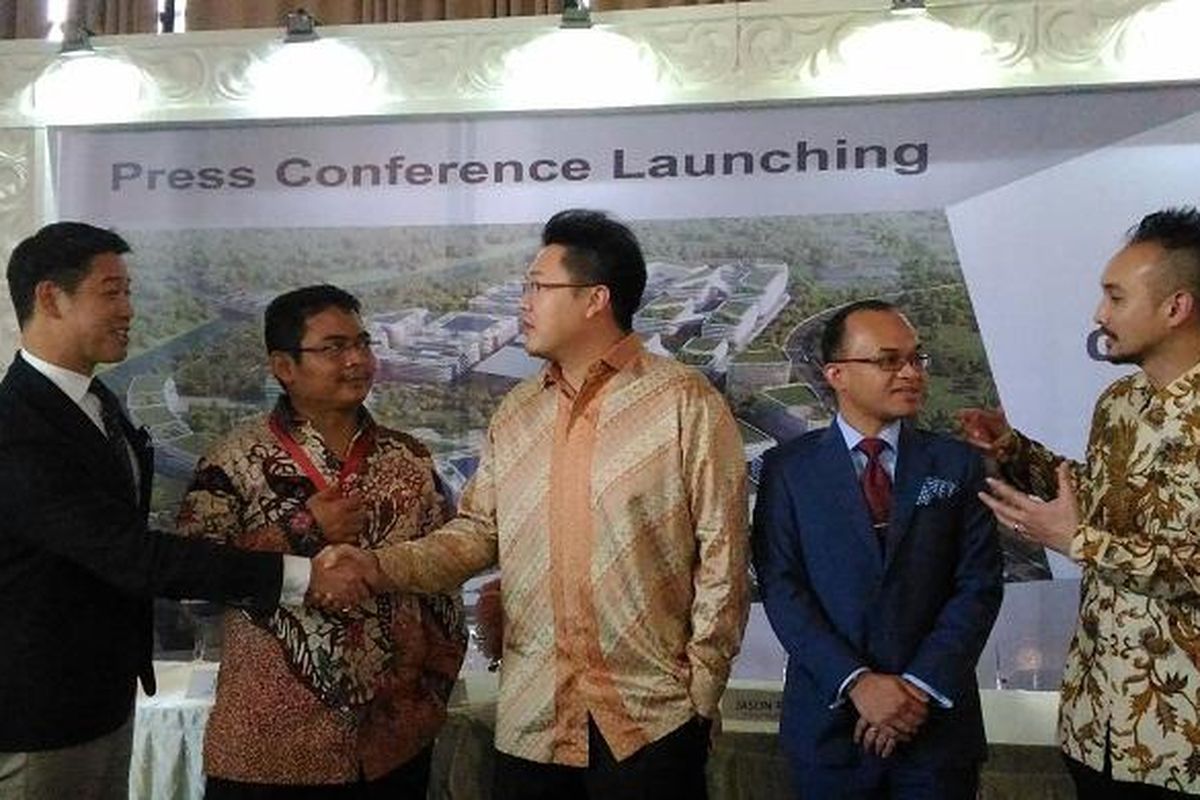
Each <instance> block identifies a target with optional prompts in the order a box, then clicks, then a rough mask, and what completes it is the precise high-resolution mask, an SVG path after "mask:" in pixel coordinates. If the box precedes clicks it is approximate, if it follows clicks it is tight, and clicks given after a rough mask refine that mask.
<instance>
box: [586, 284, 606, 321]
mask: <svg viewBox="0 0 1200 800" xmlns="http://www.w3.org/2000/svg"><path fill="white" fill-rule="evenodd" d="M591 292H592V293H591V296H590V297H589V298H588V306H587V310H586V312H585V313H586V314H587V315H588V316H589V317H594V316H596V315H597V314H600V313H603V311H604V310H605V309H610V308H612V294H611V293H610V292H609V289H608V287H607V286H605V285H603V284H601V285H600V286H593V287H591Z"/></svg>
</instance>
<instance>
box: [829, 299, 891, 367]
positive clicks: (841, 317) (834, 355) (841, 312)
mask: <svg viewBox="0 0 1200 800" xmlns="http://www.w3.org/2000/svg"><path fill="white" fill-rule="evenodd" d="M859 311H894V312H896V313H899V309H898V308H896V306H894V305H892V304H891V303H889V302H888V301H886V300H879V299H876V298H871V299H870V300H855V301H854V302H853V303H850V304H848V305H844V306H842V307H841V308H839V309H838V310H837V311H835V312H833V316H832V317H830V318H829V321H828V322H826V323H825V329H824V330H823V331H821V361H822V362H823V363H825V364H828V363H829V362H830V361H836V360H837V359H838V358H840V357H841V355H842V345H844V344H845V339H846V320H847V319H848V318H849V317H850V315H851V314H855V313H857V312H859Z"/></svg>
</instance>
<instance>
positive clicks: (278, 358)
mask: <svg viewBox="0 0 1200 800" xmlns="http://www.w3.org/2000/svg"><path fill="white" fill-rule="evenodd" d="M267 359H268V363H269V364H270V366H271V374H272V375H274V376H275V380H277V381H279V384H280V385H281V386H283V388H284V389H285V390H286V389H287V388H288V386H290V385H291V383H292V381H293V380H294V379H295V378H294V375H295V372H296V362H295V361H294V360H293V359H292V356H291V354H290V353H285V352H283V351H282V350H272V351H271V354H270V355H269V356H268V357H267Z"/></svg>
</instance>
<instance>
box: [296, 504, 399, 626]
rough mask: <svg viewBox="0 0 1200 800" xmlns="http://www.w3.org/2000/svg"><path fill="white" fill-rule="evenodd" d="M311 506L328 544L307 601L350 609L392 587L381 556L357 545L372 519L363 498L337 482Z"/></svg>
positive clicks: (319, 559)
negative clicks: (389, 584) (386, 576)
mask: <svg viewBox="0 0 1200 800" xmlns="http://www.w3.org/2000/svg"><path fill="white" fill-rule="evenodd" d="M307 506H308V511H309V513H310V514H312V516H313V519H314V520H315V521H316V523H317V525H318V526H319V527H320V529H321V531H322V532H323V533H324V535H325V541H326V542H327V543H328V544H327V545H326V547H325V548H324V549H323V550H321V552H320V553H318V554H317V556H316V558H314V559H313V560H312V576H311V578H310V579H309V585H308V595H307V596H306V598H305V600H306V602H307V603H308V604H309V605H311V606H316V607H318V608H323V609H325V610H326V611H347V610H349V609H350V608H351V607H353V606H356V605H358V604H359V603H362V602H363V601H365V600H367V599H368V598H370V597H371V596H372V595H374V594H378V593H379V592H383V591H388V589H389V587H388V585H387V581H386V580H385V579H384V577H383V573H382V572H380V570H379V559H377V558H376V557H375V554H374V553H372V552H370V551H369V550H363V549H360V548H359V547H358V546H357V545H358V543H359V542H360V541H361V537H362V534H363V533H364V532H365V531H366V530H367V524H368V521H369V520H368V515H367V506H366V503H364V502H363V499H362V498H361V497H360V496H359V495H357V494H355V493H353V492H352V491H347V490H345V489H343V488H342V487H341V486H340V485H337V484H335V485H333V486H330V487H329V488H327V489H324V490H322V491H320V492H317V493H316V494H314V495H313V496H312V497H310V498H309V499H308V502H307Z"/></svg>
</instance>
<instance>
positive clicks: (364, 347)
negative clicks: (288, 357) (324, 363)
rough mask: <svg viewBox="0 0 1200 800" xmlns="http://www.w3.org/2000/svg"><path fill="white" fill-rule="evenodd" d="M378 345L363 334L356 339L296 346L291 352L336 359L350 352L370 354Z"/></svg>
mask: <svg viewBox="0 0 1200 800" xmlns="http://www.w3.org/2000/svg"><path fill="white" fill-rule="evenodd" d="M378 346H379V342H377V341H375V340H373V339H371V338H370V337H369V336H366V335H365V334H364V335H363V336H360V337H358V338H357V339H337V340H335V341H332V342H330V343H329V344H323V345H321V346H320V347H297V348H294V349H293V350H292V352H293V353H313V354H315V355H319V356H322V357H324V358H329V359H333V360H337V359H339V358H345V357H346V356H348V355H349V354H350V353H359V354H361V355H364V356H365V355H370V354H371V351H372V350H373V349H374V348H375V347H378Z"/></svg>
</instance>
